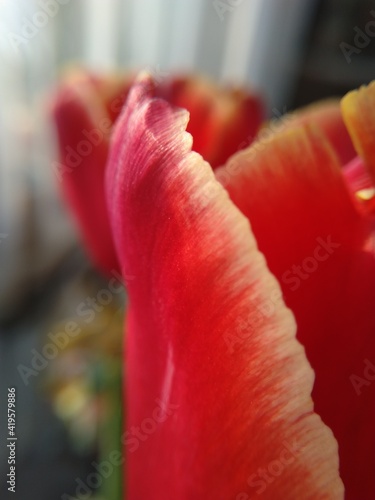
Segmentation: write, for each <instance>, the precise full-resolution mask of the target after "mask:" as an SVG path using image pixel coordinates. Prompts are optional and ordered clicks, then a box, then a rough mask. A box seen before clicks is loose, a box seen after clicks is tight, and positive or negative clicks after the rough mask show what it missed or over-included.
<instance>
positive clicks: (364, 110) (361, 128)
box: [341, 81, 375, 181]
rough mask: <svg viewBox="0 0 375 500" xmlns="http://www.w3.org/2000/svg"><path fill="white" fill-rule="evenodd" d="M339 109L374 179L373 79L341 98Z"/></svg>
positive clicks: (374, 101) (374, 126) (374, 179)
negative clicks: (366, 84)
mask: <svg viewBox="0 0 375 500" xmlns="http://www.w3.org/2000/svg"><path fill="white" fill-rule="evenodd" d="M341 109H342V114H343V118H344V121H345V123H346V126H347V127H348V130H349V133H350V135H351V137H352V140H353V143H354V146H355V149H356V150H357V152H358V154H359V156H361V157H362V158H363V160H364V162H365V164H366V165H367V167H368V169H369V172H370V175H371V176H372V179H373V181H375V118H374V116H375V81H374V82H372V83H370V85H368V86H367V87H365V86H363V87H361V88H360V89H359V90H354V91H352V92H349V94H347V95H346V96H345V97H344V98H343V99H342V102H341Z"/></svg>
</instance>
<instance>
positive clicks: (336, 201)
mask: <svg viewBox="0 0 375 500" xmlns="http://www.w3.org/2000/svg"><path fill="white" fill-rule="evenodd" d="M312 121H313V123H314V124H313V125H310V124H309V123H308V121H305V122H304V124H301V123H297V124H296V125H299V128H294V127H293V126H290V127H287V128H286V129H285V130H281V131H280V132H279V133H276V134H274V135H273V136H272V137H271V138H270V140H269V141H268V142H267V143H266V144H265V143H261V142H256V143H254V144H253V146H252V147H251V148H249V149H248V150H247V151H246V152H243V153H239V154H238V155H236V156H235V157H233V158H232V159H231V160H230V161H229V162H228V164H227V165H226V166H225V167H223V168H222V169H218V170H217V171H216V172H217V177H218V178H219V179H222V181H223V182H225V185H226V188H227V190H228V192H229V194H230V197H231V199H232V201H233V202H234V203H235V204H236V205H237V207H238V208H239V209H240V210H241V212H242V213H243V214H245V215H246V216H247V217H248V218H249V220H250V222H251V225H252V229H253V232H254V235H255V237H256V239H257V242H258V245H259V248H260V250H261V251H262V252H263V253H264V255H265V257H266V259H267V263H268V265H269V267H270V270H271V272H273V273H274V274H275V276H276V278H277V279H278V280H279V282H280V284H281V287H282V290H283V294H284V298H285V301H286V304H287V305H288V306H289V307H290V308H291V309H292V311H293V312H294V314H295V317H296V320H297V325H298V333H297V336H298V339H299V340H300V341H301V342H302V344H303V345H304V346H305V348H306V353H307V357H308V359H309V361H310V362H311V365H312V367H313V369H314V370H315V374H316V380H315V385H314V390H313V394H312V395H313V400H314V403H315V408H316V411H317V413H318V414H319V415H320V416H321V417H322V419H323V421H324V422H325V423H326V424H327V425H329V427H330V428H331V429H332V430H333V432H334V435H335V437H336V438H337V440H338V443H339V452H340V471H341V476H342V478H343V481H344V484H345V491H346V498H347V499H348V500H349V499H352V500H356V499H358V498H361V499H366V500H370V499H372V498H374V494H375V476H374V474H373V473H372V471H373V470H374V469H375V404H374V401H375V384H374V382H372V380H373V379H374V378H375V364H374V363H375V336H374V332H375V251H374V249H375V244H374V241H375V234H374V220H373V218H371V217H370V216H369V215H368V214H367V215H366V214H365V212H364V211H363V210H362V207H361V206H360V205H359V202H357V200H356V199H355V197H354V195H353V193H352V192H350V191H349V186H348V184H347V183H346V182H345V180H344V173H343V169H342V167H341V165H340V162H339V161H338V157H337V156H336V154H335V152H334V151H333V149H332V147H331V144H330V138H329V137H326V136H325V135H324V132H325V130H324V127H321V128H320V130H319V128H317V126H318V123H317V122H316V121H314V120H312ZM357 167H358V165H357ZM354 168H356V166H355V165H354Z"/></svg>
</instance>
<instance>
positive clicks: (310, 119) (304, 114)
mask: <svg viewBox="0 0 375 500" xmlns="http://www.w3.org/2000/svg"><path fill="white" fill-rule="evenodd" d="M284 120H285V121H286V123H287V124H288V127H294V128H295V127H297V126H303V125H306V124H315V125H316V126H317V127H319V128H320V129H321V130H322V131H323V132H324V134H325V136H326V137H327V139H328V140H329V142H330V143H331V145H332V146H333V148H334V149H335V151H336V153H337V155H338V157H339V158H340V160H341V162H342V164H343V165H345V163H348V162H349V161H350V160H352V159H353V158H354V157H355V156H356V152H355V149H354V146H353V144H352V141H351V139H350V135H349V133H348V131H347V129H346V126H345V123H344V120H343V118H342V115H341V110H340V101H339V100H333V99H331V100H326V101H320V102H317V103H314V104H310V105H309V106H306V107H304V108H302V109H299V110H297V111H294V112H293V113H292V114H290V115H286V117H284ZM281 121H283V117H282V118H281Z"/></svg>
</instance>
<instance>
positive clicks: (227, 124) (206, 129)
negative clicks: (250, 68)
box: [156, 77, 263, 168]
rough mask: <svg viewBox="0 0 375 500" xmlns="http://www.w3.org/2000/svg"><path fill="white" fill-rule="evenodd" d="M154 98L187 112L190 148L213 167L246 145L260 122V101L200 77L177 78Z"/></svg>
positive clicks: (261, 112) (158, 90)
mask: <svg viewBox="0 0 375 500" xmlns="http://www.w3.org/2000/svg"><path fill="white" fill-rule="evenodd" d="M156 95H157V96H159V97H163V98H165V99H166V100H168V102H170V103H171V104H172V105H174V106H178V107H180V108H184V109H187V110H188V111H189V113H190V121H189V123H188V126H187V131H188V132H190V134H191V135H192V136H193V149H194V151H197V152H198V153H200V154H201V155H202V156H203V157H204V159H205V160H207V161H208V162H209V163H210V164H211V166H212V167H213V168H216V167H218V166H220V165H223V164H224V163H225V162H226V161H227V159H228V158H229V157H230V156H231V155H232V154H233V153H235V152H236V151H239V150H240V149H243V148H244V147H246V146H248V145H249V144H250V143H251V142H252V141H253V139H254V137H255V136H256V133H257V131H258V129H259V127H260V125H261V123H262V119H263V106H262V103H261V102H260V99H259V98H258V97H257V96H255V95H253V94H250V93H248V92H245V91H244V90H243V91H242V90H236V89H229V88H221V87H218V86H216V85H214V84H213V83H211V82H209V81H207V80H204V79H202V78H196V77H195V78H187V77H184V78H176V79H173V80H169V81H166V82H165V83H163V84H161V85H160V86H158V88H157V89H156Z"/></svg>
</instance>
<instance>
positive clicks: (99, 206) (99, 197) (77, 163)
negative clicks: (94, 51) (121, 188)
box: [52, 72, 118, 273]
mask: <svg viewBox="0 0 375 500" xmlns="http://www.w3.org/2000/svg"><path fill="white" fill-rule="evenodd" d="M99 85H101V83H100V82H99V81H96V80H93V79H92V78H91V77H90V75H86V74H82V73H77V72H75V73H74V74H73V75H71V76H70V77H69V78H68V79H67V80H66V82H65V83H64V84H63V85H62V87H61V88H60V89H59V90H58V92H57V93H56V97H55V101H54V103H53V111H52V112H53V116H54V119H55V122H56V125H57V132H58V138H59V147H60V161H59V162H54V165H53V166H54V169H55V172H56V175H57V177H58V179H59V181H60V182H61V187H62V190H63V194H64V196H65V198H66V199H67V201H68V205H69V207H70V209H71V210H72V212H73V215H74V217H75V219H76V221H77V223H78V226H79V228H80V232H81V233H82V237H83V241H84V243H85V246H86V248H87V250H88V252H89V254H90V256H91V257H92V259H93V261H94V262H95V263H96V265H97V266H98V267H99V268H100V269H101V270H102V271H103V272H105V273H110V272H111V271H112V270H113V269H117V268H118V263H117V257H116V253H115V249H114V245H113V240H112V235H111V231H110V226H109V220H108V212H107V207H106V200H105V196H104V172H105V165H106V160H107V156H108V136H109V133H110V131H111V128H112V121H111V119H110V118H109V116H108V113H107V111H106V109H105V107H104V105H103V99H102V97H101V96H100V94H99V92H98V86H99Z"/></svg>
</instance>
